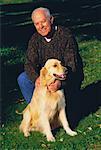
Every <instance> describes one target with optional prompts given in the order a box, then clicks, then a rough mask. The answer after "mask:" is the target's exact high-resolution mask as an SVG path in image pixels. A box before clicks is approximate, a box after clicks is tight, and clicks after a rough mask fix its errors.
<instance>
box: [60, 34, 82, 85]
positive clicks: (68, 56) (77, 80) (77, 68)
mask: <svg viewBox="0 0 101 150" xmlns="http://www.w3.org/2000/svg"><path fill="white" fill-rule="evenodd" d="M64 62H65V66H66V67H67V68H68V75H67V81H70V82H71V83H73V84H74V86H75V84H78V85H77V86H80V84H81V82H82V81H83V79H84V74H83V63H82V59H81V57H80V54H79V51H78V44H77V42H76V40H75V38H74V37H73V35H72V34H71V35H69V37H68V39H67V45H66V49H65V52H64ZM63 85H65V84H63Z"/></svg>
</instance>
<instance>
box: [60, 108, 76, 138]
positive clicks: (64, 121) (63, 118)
mask: <svg viewBox="0 0 101 150" xmlns="http://www.w3.org/2000/svg"><path fill="white" fill-rule="evenodd" d="M59 119H60V121H61V123H62V125H63V128H64V129H65V131H66V133H67V134H69V135H70V136H75V135H77V132H75V131H72V130H71V129H70V127H69V124H68V121H67V118H66V113H65V109H64V108H62V109H61V110H60V113H59Z"/></svg>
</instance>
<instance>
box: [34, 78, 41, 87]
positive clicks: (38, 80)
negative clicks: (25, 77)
mask: <svg viewBox="0 0 101 150" xmlns="http://www.w3.org/2000/svg"><path fill="white" fill-rule="evenodd" d="M39 86H40V77H38V78H37V79H36V81H35V87H39Z"/></svg>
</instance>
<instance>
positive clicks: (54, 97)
mask: <svg viewBox="0 0 101 150" xmlns="http://www.w3.org/2000/svg"><path fill="white" fill-rule="evenodd" d="M46 94H47V96H45V97H44V99H43V108H44V110H43V111H44V112H45V113H46V114H47V116H48V119H49V120H52V119H53V117H54V115H55V114H56V112H57V111H59V110H60V109H61V107H64V105H65V99H64V93H63V90H58V91H57V92H54V93H46Z"/></svg>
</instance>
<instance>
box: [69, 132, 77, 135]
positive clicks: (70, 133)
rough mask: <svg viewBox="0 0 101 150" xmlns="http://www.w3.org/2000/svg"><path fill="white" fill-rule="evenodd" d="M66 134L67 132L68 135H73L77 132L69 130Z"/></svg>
mask: <svg viewBox="0 0 101 150" xmlns="http://www.w3.org/2000/svg"><path fill="white" fill-rule="evenodd" d="M68 134H69V135H70V136H75V135H77V132H75V131H71V132H68Z"/></svg>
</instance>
